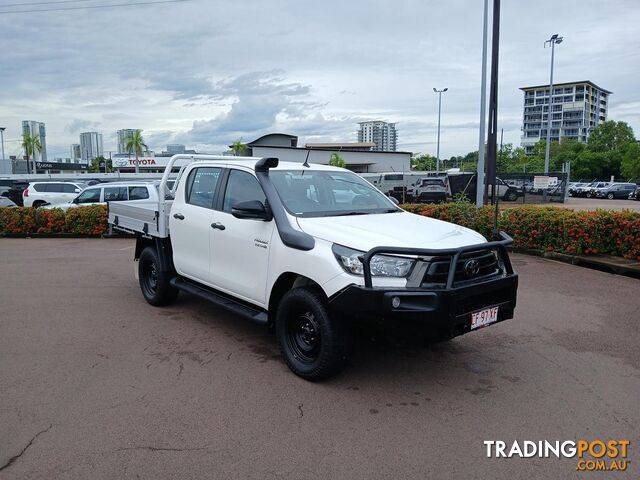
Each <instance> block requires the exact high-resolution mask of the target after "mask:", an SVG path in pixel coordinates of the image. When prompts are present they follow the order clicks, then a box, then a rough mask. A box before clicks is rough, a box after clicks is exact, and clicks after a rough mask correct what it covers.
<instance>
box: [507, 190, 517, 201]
mask: <svg viewBox="0 0 640 480" xmlns="http://www.w3.org/2000/svg"><path fill="white" fill-rule="evenodd" d="M517 199H518V194H517V193H516V192H514V191H513V190H511V191H509V192H507V194H506V195H505V200H507V201H508V202H515V201H516V200H517Z"/></svg>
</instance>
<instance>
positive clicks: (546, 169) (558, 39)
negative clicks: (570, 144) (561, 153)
mask: <svg viewBox="0 0 640 480" xmlns="http://www.w3.org/2000/svg"><path fill="white" fill-rule="evenodd" d="M547 43H549V44H550V45H551V74H550V75H549V111H548V112H547V144H546V145H545V151H544V174H545V175H549V148H550V147H551V118H552V116H553V113H552V108H553V107H552V102H553V57H554V54H555V47H556V44H560V43H562V37H560V36H558V34H557V33H555V34H553V35H552V36H551V38H550V39H549V40H547V41H545V42H544V46H545V48H546V47H547Z"/></svg>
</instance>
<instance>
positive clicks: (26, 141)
mask: <svg viewBox="0 0 640 480" xmlns="http://www.w3.org/2000/svg"><path fill="white" fill-rule="evenodd" d="M22 148H23V150H24V154H25V156H26V157H27V172H28V173H31V164H30V159H31V158H32V157H33V156H34V155H35V154H36V153H39V152H41V151H42V144H41V143H40V137H39V136H37V135H30V134H28V133H25V134H24V135H22ZM35 171H36V169H35V164H34V165H33V172H34V173H35Z"/></svg>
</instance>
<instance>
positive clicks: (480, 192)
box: [476, 0, 489, 208]
mask: <svg viewBox="0 0 640 480" xmlns="http://www.w3.org/2000/svg"><path fill="white" fill-rule="evenodd" d="M488 16H489V0H484V19H483V23H482V80H481V82H480V132H479V139H478V168H477V173H476V180H477V181H476V185H477V186H476V207H478V208H480V207H481V206H482V205H484V146H485V142H486V139H485V124H486V121H487V114H486V107H487V24H488V21H487V18H488Z"/></svg>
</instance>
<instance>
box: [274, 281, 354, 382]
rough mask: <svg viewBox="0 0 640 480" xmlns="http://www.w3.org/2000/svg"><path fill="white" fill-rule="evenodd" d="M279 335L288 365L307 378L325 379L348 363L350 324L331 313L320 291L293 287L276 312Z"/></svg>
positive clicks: (300, 375) (283, 354)
mask: <svg viewBox="0 0 640 480" xmlns="http://www.w3.org/2000/svg"><path fill="white" fill-rule="evenodd" d="M276 335H277V337H278V343H279V345H280V352H281V353H282V356H283V358H284V361H285V363H286V364H287V366H288V367H289V368H290V369H291V371H293V373H295V374H296V375H298V376H299V377H302V378H304V379H306V380H311V381H315V380H322V379H324V378H327V377H330V376H332V375H335V374H336V373H338V372H339V371H340V370H341V369H342V368H343V367H344V365H345V364H346V362H347V357H348V348H349V342H350V331H349V325H347V324H345V323H344V320H342V319H340V318H334V317H332V316H331V315H330V313H329V310H328V308H327V304H326V300H325V298H324V295H322V293H321V292H319V291H316V290H313V289H307V288H294V289H293V290H291V291H289V292H287V293H286V294H285V295H284V297H282V300H281V301H280V305H279V306H278V311H277V313H276Z"/></svg>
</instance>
